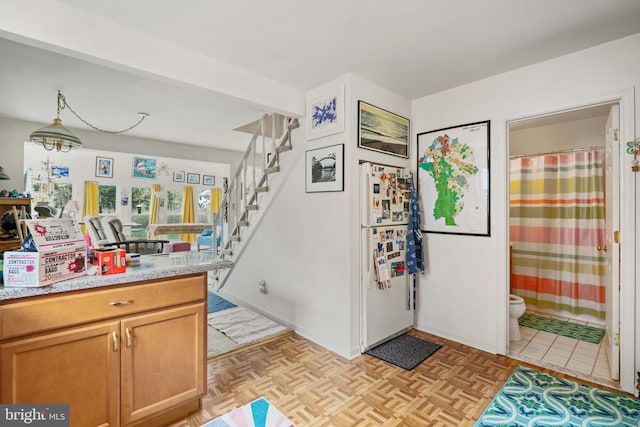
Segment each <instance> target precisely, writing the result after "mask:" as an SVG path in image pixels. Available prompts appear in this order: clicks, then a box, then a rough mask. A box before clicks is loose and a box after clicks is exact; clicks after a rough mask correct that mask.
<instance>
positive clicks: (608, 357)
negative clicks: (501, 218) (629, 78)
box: [507, 102, 620, 388]
mask: <svg viewBox="0 0 640 427" xmlns="http://www.w3.org/2000/svg"><path fill="white" fill-rule="evenodd" d="M618 121H619V105H618V103H615V102H614V103H604V104H599V105H594V106H589V107H585V108H579V109H574V110H570V111H564V112H559V113H554V114H549V115H544V116H537V117H532V118H527V119H522V120H516V121H512V122H509V123H508V145H509V176H510V183H509V184H510V185H509V201H510V204H509V244H510V248H509V254H510V255H509V256H510V259H509V265H510V266H511V268H510V274H509V293H510V294H515V295H518V296H520V297H521V298H523V299H524V301H525V303H526V305H527V310H526V312H525V314H524V315H523V316H522V317H521V318H520V319H519V323H520V325H521V326H520V335H521V339H520V340H518V341H510V342H509V343H508V347H507V348H508V354H509V356H511V357H514V358H516V359H521V360H524V361H527V362H530V363H534V364H536V365H539V366H543V367H548V368H552V369H554V370H556V371H560V372H565V373H568V374H571V375H575V376H578V377H581V378H584V379H588V380H591V381H594V382H598V383H601V384H605V385H609V386H613V387H616V388H619V381H618V379H619V347H618V344H617V337H618V328H619V305H618V301H619V296H618V294H617V285H618V281H617V280H618V273H617V267H618V254H617V253H616V252H615V251H616V250H619V249H618V248H619V247H618V245H617V244H613V243H612V242H611V241H610V240H611V238H612V235H613V231H614V230H618V229H619V228H618V218H619V214H618V209H619V198H618V197H617V196H616V195H617V194H618V193H617V191H618V189H619V182H618V179H617V176H618V174H619V165H617V164H616V163H610V162H607V159H617V155H616V153H617V150H619V149H620V147H619V141H617V140H615V141H614V137H615V136H616V135H617V131H616V133H615V135H614V130H613V129H617V127H618V125H617V123H618ZM607 132H609V136H608V138H607ZM614 249H615V250H614ZM614 283H615V286H614Z"/></svg>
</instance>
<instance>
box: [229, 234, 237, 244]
mask: <svg viewBox="0 0 640 427" xmlns="http://www.w3.org/2000/svg"><path fill="white" fill-rule="evenodd" d="M229 240H231V241H232V242H239V241H240V235H239V234H234V235H233V236H229Z"/></svg>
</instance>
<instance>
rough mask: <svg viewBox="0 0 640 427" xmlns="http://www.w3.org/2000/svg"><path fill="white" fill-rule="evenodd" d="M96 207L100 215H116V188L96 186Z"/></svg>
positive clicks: (113, 186)
mask: <svg viewBox="0 0 640 427" xmlns="http://www.w3.org/2000/svg"><path fill="white" fill-rule="evenodd" d="M98 206H99V207H100V213H104V214H113V213H116V186H115V185H100V186H98Z"/></svg>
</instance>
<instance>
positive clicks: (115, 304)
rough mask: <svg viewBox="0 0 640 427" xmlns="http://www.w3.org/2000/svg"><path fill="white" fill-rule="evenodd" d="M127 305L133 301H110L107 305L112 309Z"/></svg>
mask: <svg viewBox="0 0 640 427" xmlns="http://www.w3.org/2000/svg"><path fill="white" fill-rule="evenodd" d="M129 304H133V300H132V299H129V300H124V301H111V302H110V303H109V305H110V306H112V307H119V306H121V305H129Z"/></svg>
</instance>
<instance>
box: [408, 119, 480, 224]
mask: <svg viewBox="0 0 640 427" xmlns="http://www.w3.org/2000/svg"><path fill="white" fill-rule="evenodd" d="M489 137H490V122H489V121H488V120H487V121H483V122H476V123H469V124H465V125H460V126H453V127H448V128H443V129H437V130H432V131H429V132H423V133H419V134H418V138H417V139H418V153H417V154H418V156H417V158H418V164H417V174H416V175H417V180H418V193H419V196H420V200H422V201H423V203H424V210H423V214H422V225H421V229H422V231H426V232H427V233H442V234H464V235H473V236H490V235H491V234H490V223H489V219H490V215H489V200H490V185H489Z"/></svg>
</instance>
